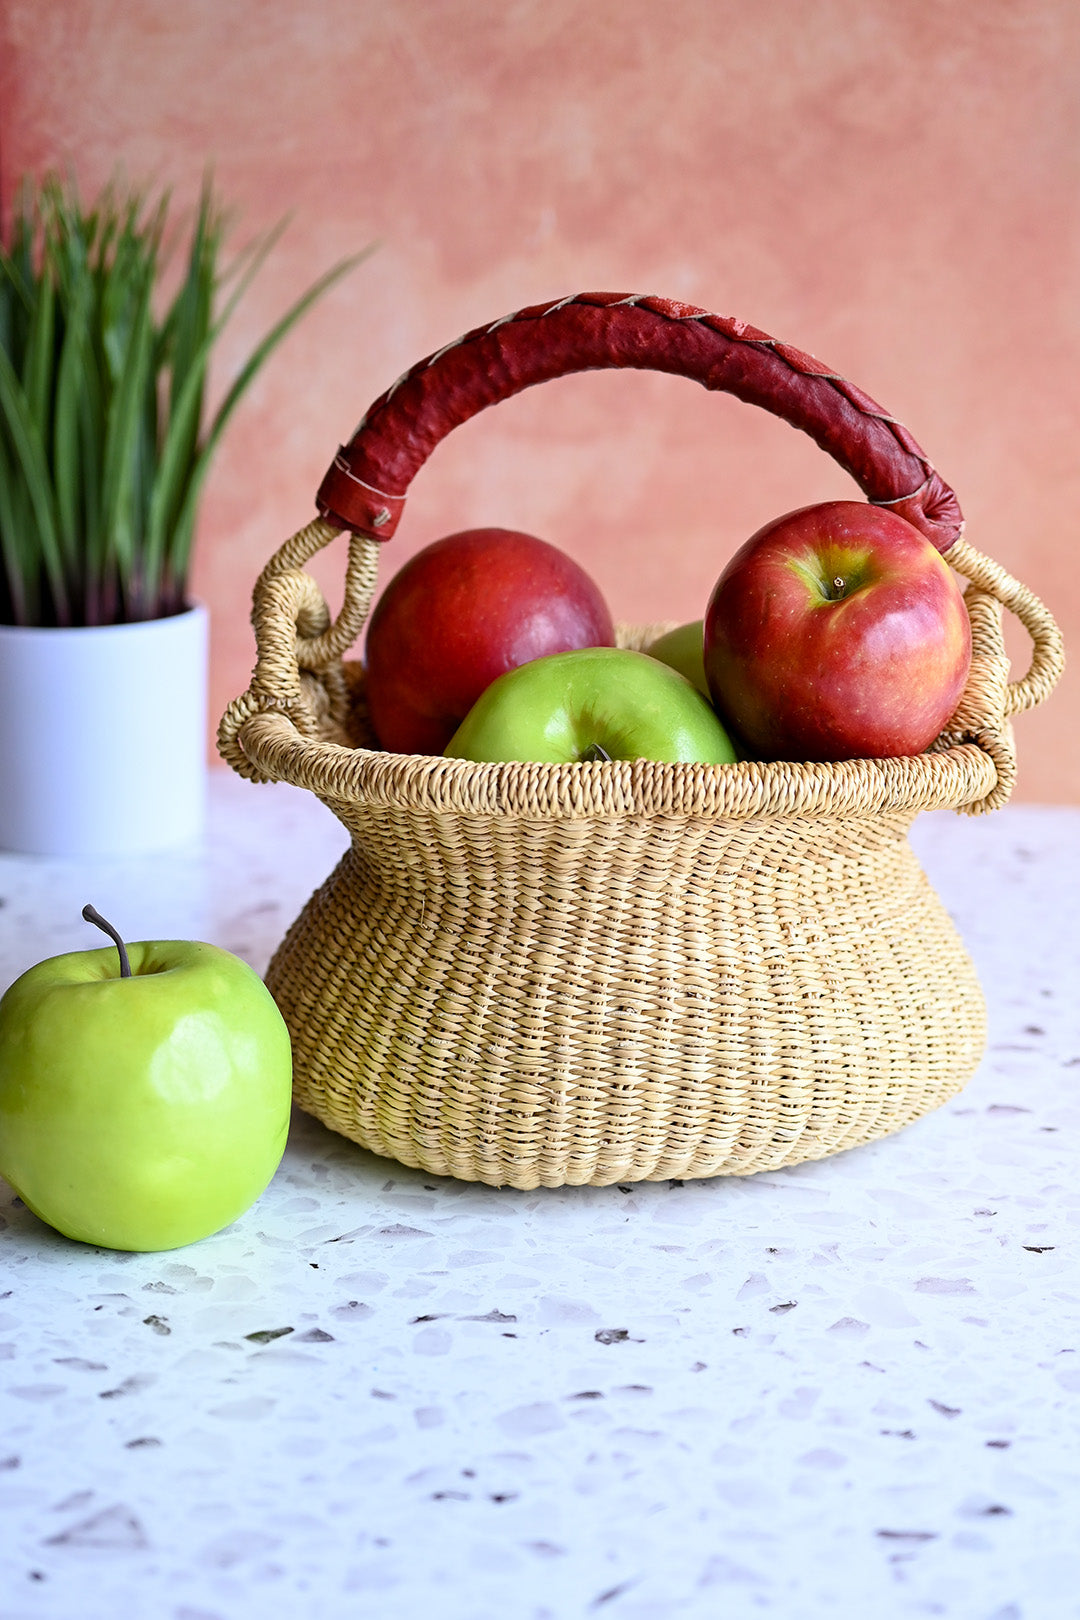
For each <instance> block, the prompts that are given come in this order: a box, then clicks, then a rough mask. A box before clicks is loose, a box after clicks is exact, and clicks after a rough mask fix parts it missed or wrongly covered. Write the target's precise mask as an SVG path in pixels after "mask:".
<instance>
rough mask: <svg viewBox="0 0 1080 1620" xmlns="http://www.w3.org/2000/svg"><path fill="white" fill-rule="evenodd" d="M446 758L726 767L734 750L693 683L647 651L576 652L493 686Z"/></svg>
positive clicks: (523, 668) (539, 661)
mask: <svg viewBox="0 0 1080 1620" xmlns="http://www.w3.org/2000/svg"><path fill="white" fill-rule="evenodd" d="M446 754H447V756H448V757H449V758H452V759H470V760H478V761H479V760H535V761H538V762H547V763H551V764H570V763H572V762H574V761H575V760H590V759H651V760H666V761H669V762H677V761H687V762H695V761H696V762H699V763H701V764H705V765H723V764H731V763H733V762H734V760H735V758H736V753H735V749H734V748H733V746H732V744H731V740H730V738H729V737H728V734H727V732H726V731H725V730H724V727H723V726H722V724H721V723H720V720H719V719H718V718H717V715H716V712H715V710H714V709H713V708H712V706H711V705H710V704H709V703H708V702H707V701H706V699H705V698H704V697H702V695H701V693H700V692H699V691H697V690H696V689H695V688H694V687H693V686H692V685H691V683H690V682H689V681H688V680H687V679H686V678H685V676H683V675H680V674H679V673H678V672H677V671H676V670H674V669H672V668H671V667H670V666H669V665H667V664H664V663H661V662H660V661H659V660H658V659H655V658H651V657H649V656H648V655H647V654H646V653H639V652H631V651H629V650H627V649H625V648H618V647H583V648H580V649H578V650H576V651H573V652H563V653H552V654H550V655H549V656H548V657H546V658H534V659H532V660H531V661H530V662H529V663H527V664H521V665H519V667H518V668H517V669H512V670H509V671H508V672H507V673H506V674H505V675H500V676H499V678H498V679H497V680H495V681H493V682H492V684H491V685H490V686H489V687H487V689H486V690H485V691H484V692H483V693H482V694H481V696H480V697H479V698H478V699H477V701H476V702H475V703H474V704H473V706H472V708H471V709H470V710H469V713H468V714H467V715H466V716H465V719H464V720H463V721H462V723H461V725H460V726H459V727H458V729H457V731H456V732H455V733H454V735H453V737H452V738H451V739H450V742H449V743H448V744H447V747H446Z"/></svg>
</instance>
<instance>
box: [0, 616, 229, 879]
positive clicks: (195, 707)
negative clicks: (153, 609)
mask: <svg viewBox="0 0 1080 1620" xmlns="http://www.w3.org/2000/svg"><path fill="white" fill-rule="evenodd" d="M207 617H208V616H207V612H206V609H205V608H204V607H201V606H196V607H192V608H189V609H188V610H187V611H186V612H184V613H178V614H176V615H174V616H173V617H171V618H168V619H151V620H148V621H147V622H145V623H141V624H121V625H106V626H103V627H101V628H94V629H76V630H37V629H22V628H21V627H16V626H11V625H0V848H3V849H7V850H17V851H20V852H21V853H24V854H32V855H60V856H65V855H69V856H93V855H123V854H137V853H140V852H142V853H146V852H147V851H152V850H157V849H169V848H175V847H177V846H180V845H183V844H186V843H190V842H192V841H194V840H195V839H197V838H198V836H199V834H200V832H201V830H202V826H203V817H204V807H205V798H206V702H207V697H206V685H207V673H206V672H207V641H208V637H207Z"/></svg>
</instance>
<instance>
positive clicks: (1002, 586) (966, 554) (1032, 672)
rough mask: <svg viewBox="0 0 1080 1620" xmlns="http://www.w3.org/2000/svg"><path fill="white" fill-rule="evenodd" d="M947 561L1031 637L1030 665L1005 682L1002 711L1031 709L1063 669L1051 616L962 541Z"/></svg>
mask: <svg viewBox="0 0 1080 1620" xmlns="http://www.w3.org/2000/svg"><path fill="white" fill-rule="evenodd" d="M949 562H950V564H951V565H952V566H953V567H954V568H955V569H956V570H957V572H958V573H960V574H963V575H964V577H965V578H966V579H969V580H970V581H971V583H972V584H973V585H975V586H976V587H977V588H978V589H979V590H981V591H985V592H986V593H987V594H988V595H989V596H992V597H994V599H995V600H996V601H998V602H1000V603H1001V605H1002V606H1003V607H1006V608H1008V610H1009V612H1010V613H1014V614H1015V615H1016V617H1017V618H1018V619H1019V620H1020V623H1021V624H1022V625H1023V626H1024V628H1025V630H1026V631H1027V633H1028V635H1029V636H1030V637H1031V644H1032V648H1031V664H1030V667H1029V668H1028V671H1027V674H1026V675H1024V676H1023V677H1022V678H1021V679H1020V680H1018V681H1010V682H1009V683H1008V685H1007V687H1006V690H1005V714H1006V715H1010V714H1019V713H1020V712H1021V711H1022V710H1024V709H1033V708H1035V707H1036V706H1037V705H1038V704H1040V703H1042V702H1043V701H1044V700H1045V699H1046V698H1048V697H1049V696H1050V693H1051V692H1052V691H1053V690H1054V687H1055V686H1056V685H1057V683H1058V681H1059V680H1060V679H1061V676H1062V673H1063V671H1064V668H1065V646H1064V642H1063V640H1062V635H1061V631H1060V629H1059V628H1058V625H1057V622H1056V621H1055V619H1054V617H1053V615H1052V614H1051V612H1050V611H1049V609H1048V608H1047V607H1046V605H1045V603H1043V602H1041V601H1040V600H1039V598H1038V597H1037V596H1036V595H1035V593H1034V591H1031V590H1029V589H1028V587H1027V586H1026V585H1022V584H1021V583H1020V581H1019V580H1018V579H1014V578H1013V576H1012V575H1011V574H1010V573H1008V572H1007V571H1006V570H1005V569H1004V568H1002V567H1001V565H1000V563H996V562H994V561H993V559H992V558H990V557H987V556H984V555H983V553H982V552H981V551H976V550H975V548H974V546H971V545H969V544H968V542H967V541H966V540H963V539H961V540H958V541H956V543H955V545H954V546H953V547H952V549H951V550H950V552H949Z"/></svg>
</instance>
